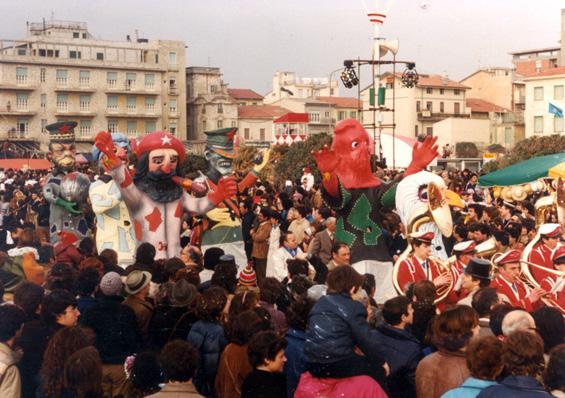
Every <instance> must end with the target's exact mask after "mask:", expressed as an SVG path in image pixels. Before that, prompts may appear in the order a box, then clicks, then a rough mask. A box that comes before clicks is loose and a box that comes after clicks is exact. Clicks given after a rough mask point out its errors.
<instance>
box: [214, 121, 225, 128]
mask: <svg viewBox="0 0 565 398" xmlns="http://www.w3.org/2000/svg"><path fill="white" fill-rule="evenodd" d="M216 127H217V128H219V129H222V128H224V121H223V120H218V122H217V123H216Z"/></svg>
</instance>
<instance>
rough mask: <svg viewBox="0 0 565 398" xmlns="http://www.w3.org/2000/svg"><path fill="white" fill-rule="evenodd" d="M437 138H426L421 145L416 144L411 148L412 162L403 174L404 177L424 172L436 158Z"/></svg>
mask: <svg viewBox="0 0 565 398" xmlns="http://www.w3.org/2000/svg"><path fill="white" fill-rule="evenodd" d="M437 138H438V137H431V136H427V137H426V139H425V140H424V142H423V143H421V144H420V143H419V142H416V143H415V144H414V147H413V148H412V162H411V163H410V166H408V168H407V169H406V171H405V172H404V175H405V176H409V175H410V174H415V173H418V172H420V171H422V170H424V169H425V168H426V167H427V166H428V165H429V164H430V163H431V162H432V161H433V160H434V159H435V158H436V157H438V155H439V153H438V151H437V150H438V146H437V145H436V141H437Z"/></svg>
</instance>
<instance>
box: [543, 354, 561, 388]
mask: <svg viewBox="0 0 565 398" xmlns="http://www.w3.org/2000/svg"><path fill="white" fill-rule="evenodd" d="M543 383H544V384H545V387H546V388H547V389H548V390H550V391H551V395H553V396H554V397H561V398H563V397H565V344H560V345H558V346H556V347H554V348H553V349H552V350H551V352H550V353H549V361H548V362H547V366H546V367H545V370H544V372H543Z"/></svg>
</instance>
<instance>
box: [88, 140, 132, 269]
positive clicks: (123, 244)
mask: <svg viewBox="0 0 565 398" xmlns="http://www.w3.org/2000/svg"><path fill="white" fill-rule="evenodd" d="M112 142H113V143H114V148H115V151H116V156H117V157H118V158H119V159H120V160H121V161H122V162H123V164H124V165H126V166H127V165H128V155H129V154H130V142H129V140H128V137H127V136H126V135H125V134H122V133H117V132H115V133H112ZM92 157H93V159H94V160H95V161H99V162H101V161H102V153H101V152H100V150H99V149H98V148H97V147H96V146H93V148H92ZM89 197H90V203H91V204H92V210H93V211H94V214H96V248H97V249H98V253H100V252H102V250H104V249H112V250H114V251H115V252H116V253H117V254H118V264H119V265H120V266H122V267H125V266H127V265H129V264H132V263H133V262H134V260H135V249H136V247H137V243H136V239H135V230H134V225H133V222H132V220H131V217H130V215H129V210H128V208H127V206H126V203H125V201H124V200H123V197H122V193H121V192H120V188H119V187H118V185H117V184H116V182H115V181H114V180H113V179H112V177H111V176H110V174H108V173H104V174H102V175H101V176H100V178H98V180H96V181H94V182H93V183H92V184H91V185H90V190H89Z"/></svg>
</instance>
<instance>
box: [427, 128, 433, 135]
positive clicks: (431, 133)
mask: <svg viewBox="0 0 565 398" xmlns="http://www.w3.org/2000/svg"><path fill="white" fill-rule="evenodd" d="M426 135H434V128H433V127H426Z"/></svg>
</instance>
